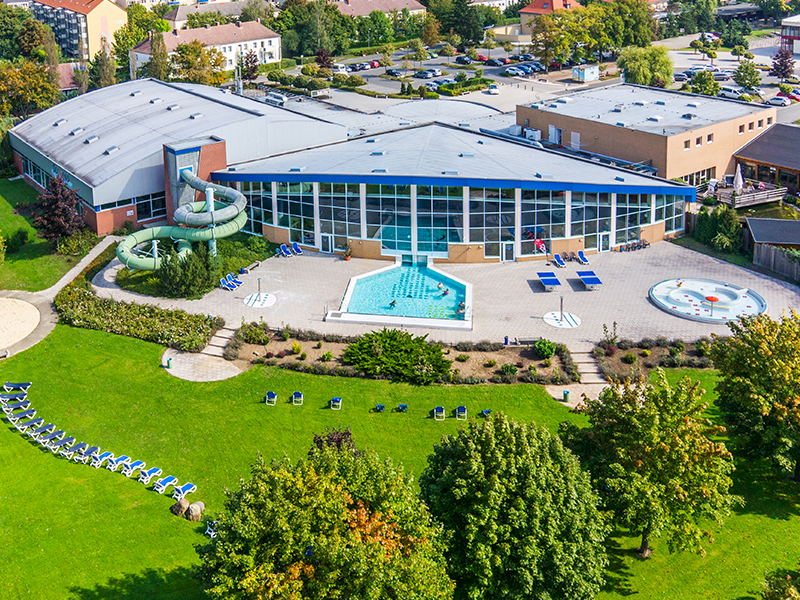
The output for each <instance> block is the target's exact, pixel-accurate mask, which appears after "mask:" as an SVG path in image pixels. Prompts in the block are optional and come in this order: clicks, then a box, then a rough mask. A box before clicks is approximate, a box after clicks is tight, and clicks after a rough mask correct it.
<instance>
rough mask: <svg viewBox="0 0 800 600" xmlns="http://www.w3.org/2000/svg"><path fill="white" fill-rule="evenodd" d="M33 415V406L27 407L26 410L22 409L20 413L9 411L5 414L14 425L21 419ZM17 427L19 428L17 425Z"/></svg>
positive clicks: (34, 412)
mask: <svg viewBox="0 0 800 600" xmlns="http://www.w3.org/2000/svg"><path fill="white" fill-rule="evenodd" d="M35 416H36V410H34V409H33V408H29V409H28V410H25V411H22V412H21V413H9V414H7V415H6V417H7V418H8V420H9V421H10V422H11V423H14V425H16V424H17V423H18V422H19V421H21V420H22V419H32V418H33V417H35ZM17 429H19V427H17Z"/></svg>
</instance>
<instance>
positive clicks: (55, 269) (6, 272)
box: [0, 179, 80, 292]
mask: <svg viewBox="0 0 800 600" xmlns="http://www.w3.org/2000/svg"><path fill="white" fill-rule="evenodd" d="M36 196H37V193H36V191H35V190H34V189H33V188H32V187H31V186H29V185H28V184H27V183H25V182H24V181H21V180H18V181H8V180H7V179H0V235H2V236H3V237H4V238H8V236H10V235H11V234H12V233H14V232H15V231H16V230H17V229H20V228H25V229H27V230H28V243H27V244H25V245H24V246H23V247H22V248H21V249H20V250H19V252H16V253H15V254H6V259H5V262H4V263H3V264H2V266H0V289H3V290H27V291H31V292H35V291H38V290H43V289H47V288H48V287H50V286H51V285H53V284H54V283H56V282H57V281H58V280H59V279H61V277H62V276H63V275H64V274H65V273H66V272H67V271H69V270H70V268H72V267H73V266H74V265H75V264H76V263H77V262H78V261H79V260H80V257H73V256H69V257H67V256H61V255H59V254H53V244H52V243H50V242H48V241H47V240H44V239H42V238H40V237H38V236H37V233H36V230H35V229H34V228H33V226H32V225H31V219H30V218H28V217H23V216H20V215H15V214H14V208H15V207H16V206H17V205H19V204H27V203H29V202H35V201H36Z"/></svg>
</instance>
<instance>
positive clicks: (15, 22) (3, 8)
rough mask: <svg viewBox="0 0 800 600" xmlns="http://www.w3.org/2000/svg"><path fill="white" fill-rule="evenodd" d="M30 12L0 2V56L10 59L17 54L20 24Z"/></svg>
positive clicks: (27, 17)
mask: <svg viewBox="0 0 800 600" xmlns="http://www.w3.org/2000/svg"><path fill="white" fill-rule="evenodd" d="M30 18H31V14H30V13H29V12H28V11H27V10H24V9H22V8H9V7H8V5H7V4H0V58H2V59H6V60H12V59H14V58H17V56H19V43H18V40H19V35H20V31H21V29H22V25H23V24H24V23H25V22H26V21H28V20H30Z"/></svg>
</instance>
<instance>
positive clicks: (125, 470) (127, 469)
mask: <svg viewBox="0 0 800 600" xmlns="http://www.w3.org/2000/svg"><path fill="white" fill-rule="evenodd" d="M146 466H147V465H146V464H145V463H144V461H142V460H135V461H133V462H132V463H130V464H127V465H122V474H123V475H125V477H130V476H131V475H133V474H134V473H135V472H136V471H138V470H139V469H144V468H145V467H146Z"/></svg>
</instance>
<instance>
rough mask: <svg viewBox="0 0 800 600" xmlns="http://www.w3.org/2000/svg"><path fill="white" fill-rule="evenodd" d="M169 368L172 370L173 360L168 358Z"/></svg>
mask: <svg viewBox="0 0 800 600" xmlns="http://www.w3.org/2000/svg"><path fill="white" fill-rule="evenodd" d="M167 368H168V369H171V368H172V359H171V358H168V359H167Z"/></svg>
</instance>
